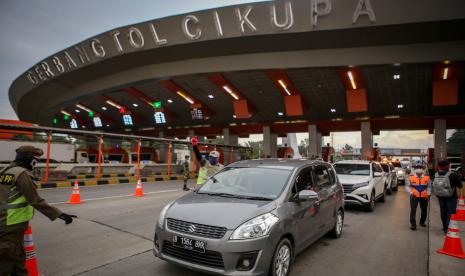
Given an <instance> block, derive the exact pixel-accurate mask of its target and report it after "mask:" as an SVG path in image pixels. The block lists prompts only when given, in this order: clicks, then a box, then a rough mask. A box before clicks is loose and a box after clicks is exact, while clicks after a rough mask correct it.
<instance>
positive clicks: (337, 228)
mask: <svg viewBox="0 0 465 276" xmlns="http://www.w3.org/2000/svg"><path fill="white" fill-rule="evenodd" d="M343 226H344V213H343V212H342V210H338V211H337V214H336V222H335V224H334V228H333V230H332V231H331V236H332V237H333V238H336V239H337V238H339V237H341V234H342V227H343Z"/></svg>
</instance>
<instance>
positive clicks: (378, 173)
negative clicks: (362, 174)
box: [373, 172, 383, 177]
mask: <svg viewBox="0 0 465 276" xmlns="http://www.w3.org/2000/svg"><path fill="white" fill-rule="evenodd" d="M373 176H374V177H381V176H383V173H380V172H375V173H374V174H373Z"/></svg>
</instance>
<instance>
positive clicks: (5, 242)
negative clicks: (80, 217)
mask: <svg viewBox="0 0 465 276" xmlns="http://www.w3.org/2000/svg"><path fill="white" fill-rule="evenodd" d="M42 154H43V152H42V150H41V149H38V148H35V147H32V146H22V147H20V148H18V149H17V150H16V159H15V161H14V162H12V163H11V164H10V165H8V166H7V167H6V168H5V169H3V170H1V171H0V276H8V275H25V276H26V275H28V273H27V270H26V264H25V261H26V256H25V252H24V246H23V235H24V231H25V230H26V229H27V228H28V225H29V221H30V220H32V218H33V216H34V209H37V210H39V211H40V212H41V213H42V214H44V215H45V216H47V217H48V218H49V219H50V220H55V219H57V218H60V219H62V220H64V221H65V222H66V224H69V223H71V222H73V218H75V217H76V216H73V215H68V214H65V213H63V212H61V211H60V210H58V209H57V208H55V207H52V206H50V205H48V204H47V202H45V200H44V199H42V198H41V197H40V196H39V194H38V193H37V191H36V188H37V186H36V185H35V184H34V181H33V178H32V170H33V169H34V167H35V164H36V163H37V160H38V159H39V157H40V156H41V155H42Z"/></svg>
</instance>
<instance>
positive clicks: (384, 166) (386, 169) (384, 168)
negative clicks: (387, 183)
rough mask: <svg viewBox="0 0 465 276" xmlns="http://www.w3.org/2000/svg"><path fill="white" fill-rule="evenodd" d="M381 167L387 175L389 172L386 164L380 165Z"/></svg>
mask: <svg viewBox="0 0 465 276" xmlns="http://www.w3.org/2000/svg"><path fill="white" fill-rule="evenodd" d="M381 167H382V168H383V171H385V172H387V173H388V172H389V165H388V164H385V163H382V164H381Z"/></svg>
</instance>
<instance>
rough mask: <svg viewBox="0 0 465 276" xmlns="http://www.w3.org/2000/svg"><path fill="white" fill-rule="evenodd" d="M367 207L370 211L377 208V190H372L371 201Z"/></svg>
mask: <svg viewBox="0 0 465 276" xmlns="http://www.w3.org/2000/svg"><path fill="white" fill-rule="evenodd" d="M365 209H366V210H367V211H368V212H373V209H375V191H374V190H373V191H372V192H371V197H370V202H368V204H367V205H366V207H365Z"/></svg>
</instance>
